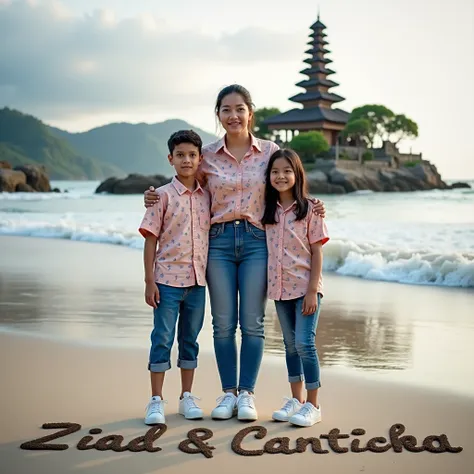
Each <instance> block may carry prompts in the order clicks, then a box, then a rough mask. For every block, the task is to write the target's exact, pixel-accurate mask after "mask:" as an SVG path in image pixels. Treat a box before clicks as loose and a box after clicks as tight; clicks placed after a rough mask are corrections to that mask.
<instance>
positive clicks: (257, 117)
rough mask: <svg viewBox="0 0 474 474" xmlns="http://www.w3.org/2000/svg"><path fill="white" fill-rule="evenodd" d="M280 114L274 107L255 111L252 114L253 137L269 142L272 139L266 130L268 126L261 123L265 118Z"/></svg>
mask: <svg viewBox="0 0 474 474" xmlns="http://www.w3.org/2000/svg"><path fill="white" fill-rule="evenodd" d="M280 113H281V112H280V109H277V108H275V107H270V108H267V107H263V108H262V109H257V110H256V111H255V112H254V122H255V126H254V133H255V136H257V137H259V138H264V139H266V140H269V139H270V138H271V137H272V135H273V132H271V131H270V130H268V126H267V125H265V124H264V123H263V122H264V120H266V119H267V118H270V117H273V116H274V115H278V114H280Z"/></svg>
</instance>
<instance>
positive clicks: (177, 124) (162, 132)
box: [50, 119, 216, 176]
mask: <svg viewBox="0 0 474 474" xmlns="http://www.w3.org/2000/svg"><path fill="white" fill-rule="evenodd" d="M182 129H193V130H194V131H195V132H196V133H199V135H200V136H201V138H202V140H203V143H204V144H206V143H210V142H212V141H214V140H215V139H216V137H215V136H214V135H212V134H210V133H207V132H204V131H203V130H200V129H199V128H197V127H194V126H192V125H190V124H189V123H187V122H185V121H183V120H178V119H172V120H166V121H164V122H161V123H154V124H146V123H140V124H131V123H112V124H109V125H104V126H102V127H98V128H94V129H92V130H89V131H88V132H83V133H69V132H66V131H64V130H60V129H58V128H53V127H50V131H51V132H52V133H53V134H54V135H55V136H57V137H59V138H61V139H65V140H67V141H68V143H69V144H70V145H71V146H72V147H73V148H74V149H75V150H77V151H78V152H79V153H81V154H84V155H86V156H93V157H94V158H96V159H99V160H100V161H101V162H102V163H108V164H110V165H113V166H116V167H118V168H120V169H121V170H124V171H125V172H127V173H141V174H163V175H165V176H171V175H172V168H171V166H170V165H169V163H168V160H167V156H168V147H167V142H168V138H169V137H170V135H171V134H172V133H173V132H175V131H177V130H182Z"/></svg>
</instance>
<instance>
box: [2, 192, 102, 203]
mask: <svg viewBox="0 0 474 474" xmlns="http://www.w3.org/2000/svg"><path fill="white" fill-rule="evenodd" d="M91 197H93V196H92V195H91V193H89V192H85V193H80V192H71V193H69V192H68V193H6V192H1V193H0V201H53V200H59V199H84V198H85V199H90V198H91Z"/></svg>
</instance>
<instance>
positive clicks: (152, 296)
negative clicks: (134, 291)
mask: <svg viewBox="0 0 474 474" xmlns="http://www.w3.org/2000/svg"><path fill="white" fill-rule="evenodd" d="M145 301H146V304H148V305H150V306H151V307H152V308H157V307H158V305H159V304H160V292H159V290H158V287H157V286H156V283H155V282H151V283H147V284H146V286H145Z"/></svg>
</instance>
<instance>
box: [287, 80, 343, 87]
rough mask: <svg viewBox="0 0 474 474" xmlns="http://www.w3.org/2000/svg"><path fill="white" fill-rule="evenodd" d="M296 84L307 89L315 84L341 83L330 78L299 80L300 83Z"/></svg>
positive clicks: (329, 85) (333, 85) (328, 85)
mask: <svg viewBox="0 0 474 474" xmlns="http://www.w3.org/2000/svg"><path fill="white" fill-rule="evenodd" d="M296 85H297V86H298V87H303V88H304V89H307V88H308V87H314V86H325V87H336V86H338V85H339V84H338V83H337V82H334V81H331V80H329V79H309V80H305V81H301V82H298V84H296Z"/></svg>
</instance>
